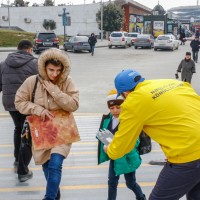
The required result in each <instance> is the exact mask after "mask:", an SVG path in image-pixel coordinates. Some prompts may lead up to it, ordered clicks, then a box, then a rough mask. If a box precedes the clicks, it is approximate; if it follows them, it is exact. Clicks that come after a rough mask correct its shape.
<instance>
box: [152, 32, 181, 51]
mask: <svg viewBox="0 0 200 200" xmlns="http://www.w3.org/2000/svg"><path fill="white" fill-rule="evenodd" d="M178 48H179V41H178V40H177V39H176V38H175V36H174V35H172V34H167V35H159V36H158V37H157V39H156V40H155V41H154V50H155V51H157V49H169V50H171V51H174V50H175V49H178Z"/></svg>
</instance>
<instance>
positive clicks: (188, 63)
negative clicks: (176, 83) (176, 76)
mask: <svg viewBox="0 0 200 200" xmlns="http://www.w3.org/2000/svg"><path fill="white" fill-rule="evenodd" d="M178 72H181V80H182V81H185V82H188V83H191V80H192V75H193V73H196V69H195V63H194V61H193V60H192V59H191V53H190V52H186V55H185V58H184V59H183V60H181V62H180V64H179V66H178V69H177V73H178Z"/></svg>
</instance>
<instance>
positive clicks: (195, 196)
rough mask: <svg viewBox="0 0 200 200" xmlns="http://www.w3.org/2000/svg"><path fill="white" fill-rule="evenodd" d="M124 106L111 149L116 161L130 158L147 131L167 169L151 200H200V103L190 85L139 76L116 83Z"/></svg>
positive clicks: (127, 73)
mask: <svg viewBox="0 0 200 200" xmlns="http://www.w3.org/2000/svg"><path fill="white" fill-rule="evenodd" d="M115 87H116V89H117V92H118V95H123V96H124V97H125V101H124V103H122V104H121V110H122V111H121V113H120V115H119V122H120V124H119V127H118V131H117V132H116V133H115V135H114V138H113V140H112V141H111V143H110V145H109V146H108V147H107V148H106V147H105V148H104V149H105V151H106V150H107V154H108V156H109V158H110V159H113V160H116V159H118V158H120V157H122V156H124V155H125V154H126V153H128V152H130V151H131V150H132V148H133V146H134V145H135V143H136V141H137V138H138V136H139V134H140V133H141V131H142V130H144V132H145V133H146V134H147V135H149V136H150V137H151V138H152V139H153V140H155V141H156V142H158V143H159V145H160V146H161V148H162V150H163V152H164V154H165V156H166V158H167V163H166V164H165V166H164V167H163V169H162V171H161V172H160V175H159V177H158V180H157V182H156V185H155V187H154V189H153V191H152V192H151V194H150V197H149V200H178V199H180V198H181V197H183V196H184V195H185V194H186V196H187V200H190V199H192V200H199V199H200V167H199V166H200V147H199V144H200V134H199V130H200V97H199V95H198V94H197V93H196V92H195V90H194V89H193V88H192V86H191V85H190V84H188V83H186V82H182V81H178V80H175V79H158V80H145V79H144V78H143V77H142V76H141V74H140V73H138V72H137V71H134V70H131V69H129V70H123V71H122V72H120V73H119V74H117V76H116V77H115Z"/></svg>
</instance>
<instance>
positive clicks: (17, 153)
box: [9, 111, 32, 175]
mask: <svg viewBox="0 0 200 200" xmlns="http://www.w3.org/2000/svg"><path fill="white" fill-rule="evenodd" d="M9 113H10V116H11V117H12V119H13V122H14V125H15V129H14V157H15V161H18V162H19V164H18V169H17V173H18V174H22V175H25V174H27V173H28V171H29V170H28V165H29V163H30V160H31V157H32V152H31V146H30V147H28V146H24V145H21V133H22V129H23V125H24V121H25V119H26V115H23V114H21V113H20V112H18V111H9ZM27 148H28V149H27Z"/></svg>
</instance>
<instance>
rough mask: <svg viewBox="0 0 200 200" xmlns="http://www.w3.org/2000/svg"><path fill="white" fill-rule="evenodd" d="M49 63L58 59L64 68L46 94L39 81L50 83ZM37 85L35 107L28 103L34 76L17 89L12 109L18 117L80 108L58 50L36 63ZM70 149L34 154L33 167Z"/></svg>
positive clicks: (66, 61) (66, 64)
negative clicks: (51, 155) (47, 69)
mask: <svg viewBox="0 0 200 200" xmlns="http://www.w3.org/2000/svg"><path fill="white" fill-rule="evenodd" d="M49 59H58V60H60V61H61V63H62V64H63V66H64V69H63V71H62V74H61V75H60V77H59V79H58V80H57V82H56V83H54V87H52V88H51V89H50V91H49V92H47V90H45V89H44V88H43V86H42V84H41V82H42V80H49V78H48V76H47V74H46V70H45V62H46V61H47V60H49ZM38 71H39V75H40V78H39V81H38V84H37V88H36V92H35V100H34V103H32V102H31V96H32V91H33V88H34V85H35V81H36V75H34V76H31V77H29V78H27V79H26V80H25V82H24V83H23V84H22V85H21V87H20V88H19V89H18V91H17V93H16V97H15V106H16V108H17V110H19V112H20V113H22V114H25V115H31V114H32V115H33V114H34V115H38V116H40V115H41V113H42V111H43V110H44V109H48V110H50V111H51V110H59V109H63V110H65V111H69V112H74V111H76V110H77V109H78V107H79V92H78V90H77V88H76V87H75V85H74V83H73V81H72V79H71V77H70V76H69V73H70V62H69V58H68V56H67V54H66V53H64V52H62V51H60V50H58V49H50V50H47V51H45V52H43V53H42V54H41V55H40V57H39V59H38ZM70 148H71V144H68V145H65V144H63V145H60V146H56V147H54V148H52V149H50V150H45V149H44V150H37V151H36V150H34V149H32V151H33V157H34V160H35V163H36V164H44V163H45V162H46V161H47V160H49V158H50V154H51V153H59V154H61V155H63V156H64V157H67V155H68V154H69V151H70Z"/></svg>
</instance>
